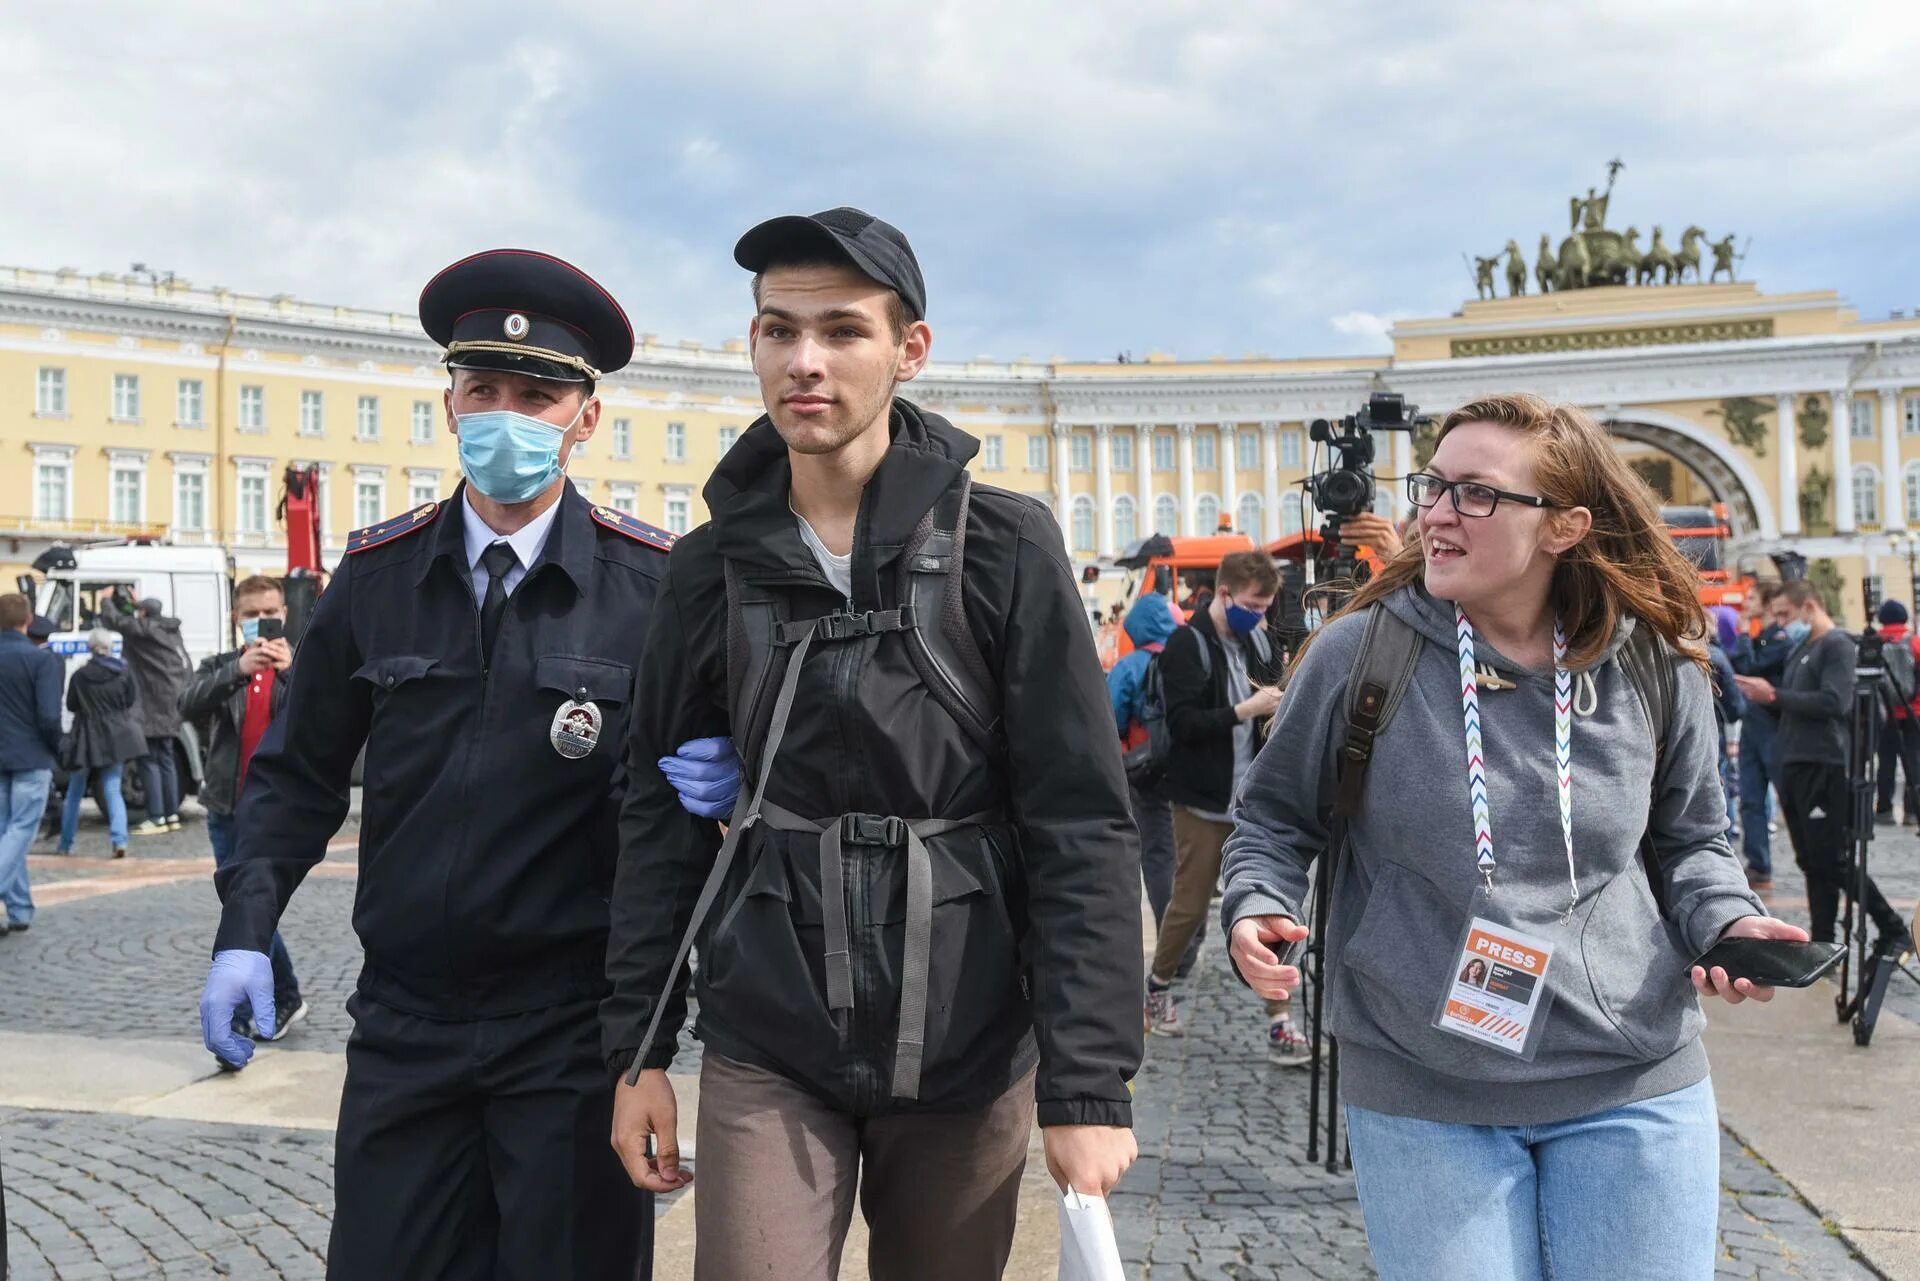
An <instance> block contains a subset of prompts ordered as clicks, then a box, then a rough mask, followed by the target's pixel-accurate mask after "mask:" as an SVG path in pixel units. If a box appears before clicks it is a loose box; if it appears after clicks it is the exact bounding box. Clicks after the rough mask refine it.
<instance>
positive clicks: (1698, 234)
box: [1673, 227, 1707, 285]
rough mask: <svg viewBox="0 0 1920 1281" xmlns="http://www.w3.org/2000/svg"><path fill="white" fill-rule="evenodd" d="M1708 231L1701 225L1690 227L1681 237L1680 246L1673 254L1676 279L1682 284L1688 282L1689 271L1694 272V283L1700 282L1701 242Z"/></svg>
mask: <svg viewBox="0 0 1920 1281" xmlns="http://www.w3.org/2000/svg"><path fill="white" fill-rule="evenodd" d="M1706 238H1707V233H1706V232H1704V231H1702V230H1701V229H1700V228H1699V227H1688V228H1687V229H1686V231H1685V233H1683V234H1682V235H1681V237H1680V248H1679V250H1678V251H1676V252H1675V253H1674V255H1673V261H1674V265H1675V267H1676V270H1675V272H1674V276H1675V279H1676V280H1677V281H1678V283H1680V284H1683V285H1684V284H1686V283H1687V272H1688V271H1692V272H1693V283H1694V284H1696V285H1697V284H1699V283H1700V242H1701V241H1703V240H1705V239H1706Z"/></svg>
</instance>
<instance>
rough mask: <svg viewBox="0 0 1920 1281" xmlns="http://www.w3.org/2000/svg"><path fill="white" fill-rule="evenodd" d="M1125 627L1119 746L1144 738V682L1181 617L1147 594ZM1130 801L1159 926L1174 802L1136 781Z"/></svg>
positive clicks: (1117, 671) (1168, 876) (1115, 683)
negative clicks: (1127, 646)
mask: <svg viewBox="0 0 1920 1281" xmlns="http://www.w3.org/2000/svg"><path fill="white" fill-rule="evenodd" d="M1122 626H1124V627H1125V628H1126V630H1127V637H1128V639H1129V640H1131V641H1132V642H1133V652H1132V653H1131V654H1128V655H1127V656H1126V657H1125V658H1122V659H1121V660H1120V661H1119V662H1117V663H1115V664H1114V665H1113V667H1112V669H1111V670H1110V671H1108V672H1107V697H1108V698H1109V700H1111V702H1112V703H1113V723H1114V728H1115V729H1117V730H1118V731H1119V733H1120V746H1121V747H1122V749H1125V748H1130V747H1133V746H1135V745H1136V744H1138V743H1140V742H1143V741H1145V734H1146V731H1145V730H1143V729H1142V728H1141V725H1140V716H1141V712H1142V710H1143V708H1142V702H1141V683H1142V682H1143V681H1144V680H1145V679H1146V675H1147V665H1148V664H1149V663H1151V662H1152V661H1153V657H1154V655H1156V654H1158V653H1160V652H1161V651H1162V650H1164V649H1165V648H1166V645H1167V640H1168V638H1169V637H1171V636H1172V635H1173V633H1174V631H1175V630H1176V629H1177V628H1178V627H1179V626H1180V620H1179V619H1177V618H1175V617H1174V613H1173V602H1172V601H1171V600H1169V599H1167V596H1166V593H1164V592H1142V593H1141V594H1140V598H1139V599H1138V600H1136V601H1134V602H1133V604H1132V605H1130V606H1129V607H1128V608H1127V613H1126V617H1125V619H1124V621H1123V622H1122ZM1127 800H1128V802H1129V804H1131V805H1132V807H1133V821H1134V823H1135V824H1136V825H1137V826H1138V827H1139V828H1140V879H1141V880H1142V881H1144V882H1145V883H1146V889H1147V906H1148V907H1149V908H1151V909H1152V910H1153V924H1154V926H1155V928H1158V927H1159V925H1160V922H1161V920H1162V919H1163V918H1165V916H1166V914H1167V902H1168V900H1170V899H1171V898H1172V897H1173V861H1174V859H1173V806H1172V805H1171V804H1169V803H1168V801H1167V799H1166V797H1164V796H1158V795H1155V794H1152V793H1149V792H1143V791H1141V790H1140V789H1139V788H1137V787H1135V786H1134V785H1133V783H1132V780H1128V783H1127ZM1199 945H1200V938H1199V935H1198V934H1197V933H1196V934H1195V936H1194V942H1193V946H1192V947H1190V948H1188V949H1187V958H1188V960H1187V962H1183V964H1187V963H1190V962H1191V960H1192V957H1193V954H1194V952H1195V951H1197V950H1198V948H1199Z"/></svg>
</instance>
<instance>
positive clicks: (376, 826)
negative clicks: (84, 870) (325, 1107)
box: [200, 250, 731, 1281]
mask: <svg viewBox="0 0 1920 1281" xmlns="http://www.w3.org/2000/svg"><path fill="white" fill-rule="evenodd" d="M420 319H421V324H422V325H423V326H424V327H425V329H426V331H427V333H428V334H429V335H430V336H431V337H432V338H433V339H434V340H435V341H436V342H439V343H441V344H442V345H444V346H445V347H446V351H447V355H446V363H447V365H448V367H449V371H450V373H451V376H452V385H451V387H450V388H449V390H448V391H447V393H446V409H447V417H448V421H449V424H450V426H451V429H452V431H453V432H454V434H455V435H456V436H457V437H458V438H459V451H460V466H461V470H462V471H463V472H464V473H465V476H466V483H465V484H463V485H462V486H460V487H459V489H458V490H457V491H456V492H455V493H454V495H453V496H452V497H451V498H448V499H446V500H445V501H442V502H437V503H428V504H426V505H424V506H422V507H418V508H415V509H414V510H412V511H410V512H407V513H406V514H405V515H402V516H397V517H395V518H393V519H391V520H387V521H383V522H381V523H380V524H377V525H373V526H370V527H368V528H366V529H360V530H355V531H354V532H353V533H352V534H351V535H349V538H348V545H347V555H346V556H345V558H344V559H343V560H342V562H341V564H340V566H339V568H338V570H337V572H336V573H335V575H334V578H333V581H332V584H331V586H329V588H328V589H327V591H326V592H325V593H324V594H323V595H322V596H321V598H320V602H319V605H318V607H317V609H316V611H315V613H314V615H313V619H312V622H311V624H310V625H309V627H308V629H307V632H306V634H305V637H304V638H303V640H302V642H301V646H300V650H299V654H298V657H297V660H296V661H295V663H294V665H293V670H292V674H291V686H290V688H289V691H288V695H287V701H286V706H285V709H284V712H283V713H282V715H280V716H278V717H276V718H275V719H274V721H273V723H272V725H271V727H270V728H269V730H268V731H267V734H266V737H265V739H264V741H263V742H262V743H261V745H260V747H259V749H258V750H257V752H256V753H255V755H254V756H253V759H252V762H251V765H250V767H249V771H248V779H247V789H246V792H245V794H244V797H243V800H242V803H241V806H240V810H239V813H238V815H237V820H238V833H237V848H236V850H235V857H234V859H233V861H232V862H231V863H229V864H228V866H227V867H226V868H224V869H223V870H221V871H220V872H219V873H218V875H217V877H216V883H217V885H218V887H219V890H220V894H221V899H222V902H223V903H224V911H223V913H222V916H221V921H220V931H219V935H218V938H217V940H216V942H215V944H214V946H215V952H214V960H213V966H212V970H211V972H210V973H209V975H208V978H207V985H206V990H205V992H204V994H203V995H202V997H201V1003H200V1008H201V1019H202V1031H203V1034H204V1036H205V1039H206V1044H207V1048H208V1049H210V1050H212V1051H213V1052H214V1054H215V1055H216V1056H218V1057H219V1058H221V1059H222V1060H223V1061H225V1062H227V1063H228V1064H234V1065H238V1064H244V1063H245V1062H246V1060H247V1058H248V1057H249V1056H250V1055H251V1054H252V1052H253V1047H252V1045H251V1044H250V1043H249V1042H248V1041H246V1040H245V1039H244V1038H242V1037H238V1036H235V1035H234V1034H233V1031H232V1021H233V1020H232V1016H233V1013H234V1011H236V1010H241V1009H245V1008H246V1007H247V1006H249V1005H251V1007H252V1011H253V1017H254V1020H255V1022H256V1023H257V1024H258V1025H259V1026H260V1028H261V1031H262V1032H263V1033H269V1034H270V1033H271V1031H272V1017H273V1000H272V986H273V985H272V976H271V970H270V966H269V964H268V960H267V956H266V950H267V944H268V940H269V939H270V938H271V937H272V934H273V930H274V928H275V925H276V924H277V922H278V921H279V918H280V915H281V912H282V911H283V910H284V909H285V907H286V904H287V900H288V898H289V897H290V896H291V895H292V893H293V891H294V889H295V887H297V886H298V885H299V884H300V881H301V879H302V878H303V877H304V876H305V875H306V873H307V870H308V869H309V868H311V867H312V866H313V865H314V864H315V863H317V862H319V861H320V859H321V858H322V857H323V856H324V854H325V851H326V844H327V841H328V840H329V839H330V838H331V837H332V836H333V835H334V834H335V833H336V832H337V831H338V830H339V828H340V825H341V823H342V822H343V821H344V820H345V818H346V817H347V810H348V782H349V777H350V774H351V771H352V769H353V763H354V759H355V757H356V756H357V755H358V754H359V752H360V750H361V747H362V746H363V745H364V746H365V748H366V764H365V780H366V786H365V796H364V807H363V815H362V820H361V827H360V878H359V884H358V892H357V894H356V897H355V904H354V914H353V923H354V929H355V931H356V932H357V933H358V934H359V936H360V941H361V943H362V944H363V945H364V947H365V949H366V958H365V964H364V966H363V967H362V969H361V972H360V977H359V982H358V984H357V990H356V992H355V994H354V995H353V997H352V998H351V999H350V1000H349V1002H348V1009H349V1011H350V1012H351V1013H352V1015H353V1017H354V1031H353V1035H352V1037H351V1039H350V1040H349V1041H348V1043H347V1077H346V1087H345V1092H344V1094H343V1096H342V1098H341V1102H340V1124H339V1130H338V1134H337V1139H336V1156H335V1199H336V1208H335V1214H334V1221H333V1238H332V1244H331V1248H330V1251H329V1258H328V1276H329V1277H331V1278H337V1279H340V1281H366V1279H368V1278H385V1277H408V1278H428V1277H450V1278H452V1277H490V1276H514V1277H533V1276H539V1277H543V1278H546V1277H551V1278H594V1279H596V1281H597V1279H599V1278H615V1277H617V1278H621V1281H625V1279H626V1278H629V1277H631V1276H632V1275H633V1272H634V1268H635V1264H636V1260H637V1257H638V1253H639V1250H640V1241H641V1239H642V1233H643V1231H644V1226H643V1221H642V1217H641V1216H642V1215H643V1214H650V1209H649V1207H647V1206H646V1204H645V1203H644V1202H643V1201H642V1200H641V1199H640V1194H639V1193H637V1192H636V1191H635V1190H634V1188H633V1187H632V1186H631V1184H630V1183H629V1181H628V1179H627V1178H626V1176H625V1174H624V1173H623V1172H622V1170H621V1166H620V1161H619V1159H618V1158H617V1157H616V1156H615V1154H614V1153H613V1151H612V1150H611V1149H610V1148H609V1147H608V1145H607V1135H608V1132H609V1130H610V1128H611V1117H612V1111H611V1107H612V1090H611V1081H610V1080H609V1077H608V1074H607V1069H606V1067H605V1065H604V1062H603V1060H602V1058H601V1056H600V1052H599V1045H598V1040H597V1036H598V1024H597V1022H596V1019H595V1007H596V1003H597V1002H598V1001H599V1000H600V998H601V997H602V996H604V995H605V994H606V992H607V991H608V984H607V981H606V978H605V970H604V958H605V953H606V946H607V930H608V906H607V900H608V894H609V888H610V885H611V880H612V875H613V865H614V859H615V854H616V842H615V826H614V825H615V814H616V811H617V808H618V801H619V793H620V790H621V788H622V786H623V784H622V775H621V773H620V771H619V768H618V763H619V762H620V759H621V756H622V752H623V747H624V741H625V735H626V725H627V720H628V717H627V710H628V709H627V706H626V704H627V703H628V702H629V701H630V700H631V693H632V688H633V662H634V657H635V654H636V653H637V651H638V649H639V645H640V641H641V638H642V637H644V636H645V635H646V632H647V624H648V618H649V615H650V613H651V610H652V605H653V599H654V590H655V587H656V585H657V583H658V582H659V580H660V578H661V576H662V574H663V573H664V572H665V568H666V563H667V556H666V552H667V548H668V547H669V546H670V545H671V543H672V541H673V539H672V536H671V535H670V534H667V533H665V532H664V531H661V530H658V529H655V528H653V527H651V526H649V525H645V524H643V523H641V522H640V521H637V520H635V519H633V518H632V517H630V516H627V515H624V514H623V513H620V512H617V511H614V510H612V509H610V508H605V507H596V506H594V505H593V504H592V503H590V502H589V501H588V500H587V499H585V498H583V497H582V496H581V495H580V493H579V492H578V491H577V490H576V489H575V488H574V487H573V486H572V485H571V484H569V483H568V481H567V478H566V476H565V474H564V470H565V467H566V463H567V458H568V455H569V453H570V452H571V451H572V449H573V448H574V446H576V445H578V444H580V443H582V442H584V441H585V440H587V438H588V437H590V436H591V435H592V434H593V430H594V427H595V425H596V424H597V423H598V422H599V418H600V402H599V401H598V400H597V399H596V398H595V396H594V386H595V382H596V380H597V379H599V378H600V377H601V376H602V374H603V373H607V372H611V371H613V370H617V369H619V368H620V367H622V366H623V365H625V364H626V363H627V361H628V360H629V359H630V358H631V356H632V354H633V333H632V330H631V329H630V328H629V326H628V323H627V318H626V316H625V314H624V313H623V312H622V311H621V309H620V307H619V305H618V304H617V303H615V302H614V300H613V298H612V297H611V296H609V295H608V294H607V292H606V291H605V290H604V289H602V288H601V287H600V286H599V285H597V284H595V283H594V282H593V281H592V280H591V279H589V278H588V277H587V276H586V275H584V274H583V273H581V272H580V271H578V270H576V269H575V268H574V267H572V266H569V265H568V264H567V263H564V262H561V261H560V260H558V259H556V258H551V257H548V256H547V255H544V254H538V253H531V252H527V251H523V250H496V251H493V252H489V253H482V254H476V255H475V256H473V257H471V258H467V259H464V260H462V261H460V262H457V263H455V264H454V265H452V266H451V267H448V268H447V269H446V270H445V271H442V272H441V273H440V274H439V275H438V276H436V277H434V279H433V280H432V281H431V282H430V283H429V284H428V285H427V287H426V289H425V290H424V291H423V292H422V293H421V295H420ZM714 755H716V756H723V757H725V758H726V760H727V761H729V762H730V760H731V753H730V752H725V753H715V754H714ZM723 790H725V789H723Z"/></svg>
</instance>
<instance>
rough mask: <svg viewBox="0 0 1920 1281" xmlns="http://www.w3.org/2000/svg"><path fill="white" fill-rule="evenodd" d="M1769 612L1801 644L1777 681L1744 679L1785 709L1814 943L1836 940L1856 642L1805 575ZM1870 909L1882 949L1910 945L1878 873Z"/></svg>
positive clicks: (1784, 750) (1869, 885)
mask: <svg viewBox="0 0 1920 1281" xmlns="http://www.w3.org/2000/svg"><path fill="white" fill-rule="evenodd" d="M1767 608H1768V617H1769V618H1771V619H1772V621H1774V622H1775V623H1777V624H1779V625H1780V627H1781V628H1782V630H1784V631H1785V632H1786V634H1787V635H1788V636H1789V637H1793V638H1795V639H1796V640H1797V641H1798V642H1799V648H1798V649H1797V650H1795V651H1794V652H1793V654H1792V656H1791V657H1790V658H1788V660H1787V665H1786V671H1785V673H1784V674H1783V675H1782V676H1781V678H1780V683H1779V684H1778V685H1777V686H1776V685H1775V684H1774V683H1773V682H1771V681H1768V680H1764V679H1762V678H1760V677H1757V676H1738V677H1735V680H1736V681H1737V682H1738V683H1739V685H1740V692H1741V693H1743V694H1745V695H1746V696H1747V698H1748V699H1749V700H1750V701H1753V702H1759V703H1763V704H1768V705H1770V706H1773V707H1775V708H1777V709H1778V710H1779V713H1780V735H1779V738H1778V740H1777V741H1776V743H1775V753H1776V757H1777V759H1778V760H1779V762H1780V801H1781V804H1782V805H1783V806H1785V808H1786V811H1787V832H1788V834H1789V835H1790V836H1791V837H1792V840H1793V854H1794V859H1795V861H1796V862H1798V863H1799V864H1800V870H1801V872H1803V873H1804V874H1805V875H1806V878H1807V908H1808V912H1809V915H1810V916H1811V917H1812V925H1811V930H1812V934H1813V937H1814V939H1815V941H1817V942H1823V943H1830V942H1832V941H1833V936H1834V927H1835V922H1836V921H1837V919H1838V917H1839V914H1840V896H1841V895H1842V894H1843V893H1845V892H1846V891H1847V889H1848V887H1849V886H1850V885H1851V883H1852V880H1853V847H1852V843H1851V840H1850V833H1849V832H1848V814H1849V812H1850V810H1851V804H1850V796H1849V792H1850V786H1849V780H1848V778H1847V719H1848V716H1849V714H1850V712H1851V708H1852V704H1853V683H1854V674H1853V668H1854V662H1855V660H1856V658H1857V657H1858V654H1859V648H1858V646H1857V645H1856V644H1855V642H1854V639H1853V637H1852V636H1850V635H1848V634H1847V633H1846V632H1843V631H1841V630H1840V629H1839V628H1838V627H1836V626H1834V622H1833V617H1832V615H1830V614H1828V613H1827V607H1826V606H1825V605H1824V604H1823V603H1822V602H1821V600H1820V594H1819V592H1817V591H1815V590H1814V587H1813V584H1811V583H1809V582H1807V581H1805V580H1804V579H1800V580H1796V581H1794V582H1791V583H1787V584H1785V585H1783V586H1782V587H1781V589H1780V594H1779V595H1777V596H1775V597H1774V598H1773V603H1772V604H1771V605H1769V606H1768V607H1767ZM1861 895H1862V902H1863V904H1864V906H1865V907H1866V910H1867V914H1868V915H1869V916H1871V917H1872V918H1873V923H1874V925H1875V927H1876V928H1877V929H1878V930H1879V932H1880V936H1879V938H1878V939H1876V940H1875V941H1874V950H1875V952H1876V953H1880V954H1887V955H1899V954H1900V953H1901V952H1904V951H1905V950H1906V949H1907V948H1908V947H1910V946H1911V945H1912V938H1911V936H1910V935H1909V934H1908V932H1907V927H1906V923H1905V922H1904V921H1902V920H1901V919H1900V914H1899V913H1898V912H1896V911H1894V910H1893V907H1892V905H1891V904H1889V903H1888V902H1887V899H1886V896H1885V895H1884V894H1882V893H1881V892H1880V887H1879V886H1877V885H1875V884H1874V883H1873V880H1872V878H1871V877H1868V878H1865V885H1864V887H1863V889H1862V890H1861Z"/></svg>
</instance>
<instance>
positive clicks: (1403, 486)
mask: <svg viewBox="0 0 1920 1281" xmlns="http://www.w3.org/2000/svg"><path fill="white" fill-rule="evenodd" d="M1392 439H1393V480H1392V481H1391V482H1390V483H1389V484H1388V486H1387V488H1388V489H1390V490H1392V491H1393V518H1394V519H1395V520H1399V519H1401V518H1402V517H1404V516H1405V515H1406V514H1407V513H1408V512H1409V511H1411V510H1413V505H1412V504H1411V503H1409V502H1407V473H1408V472H1411V471H1412V470H1413V433H1412V432H1410V431H1396V432H1394V433H1393V434H1392Z"/></svg>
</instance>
